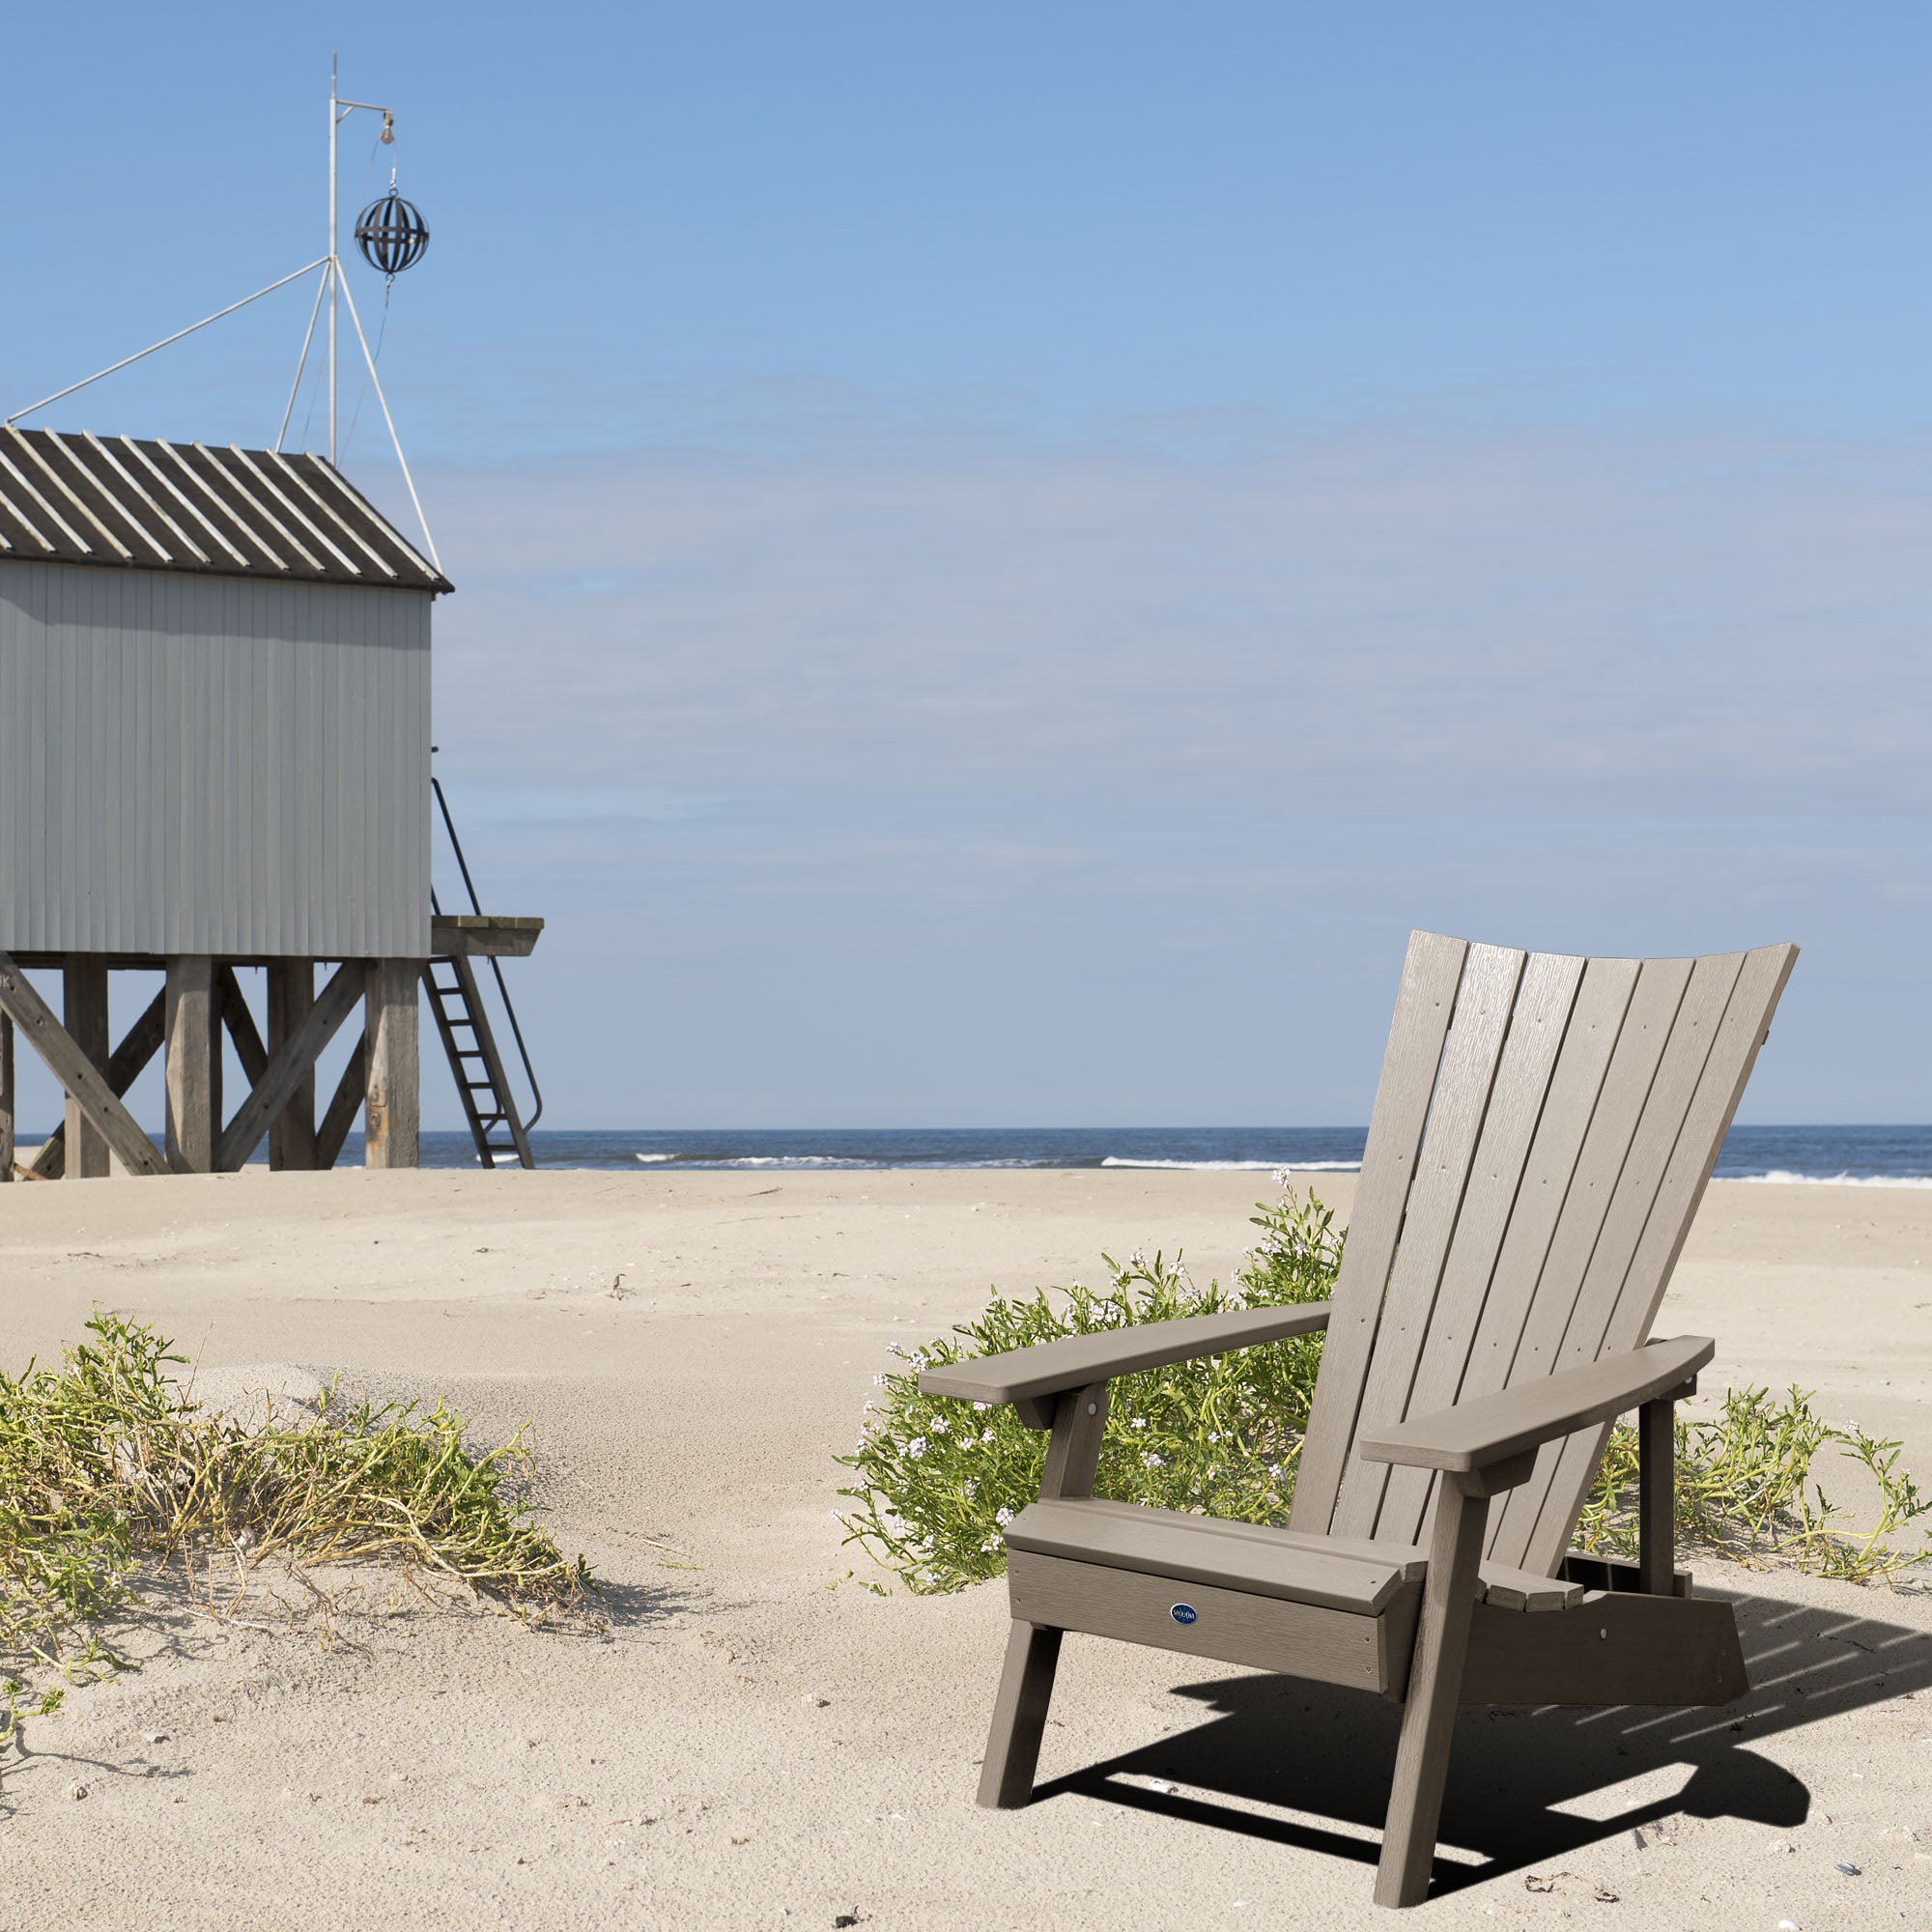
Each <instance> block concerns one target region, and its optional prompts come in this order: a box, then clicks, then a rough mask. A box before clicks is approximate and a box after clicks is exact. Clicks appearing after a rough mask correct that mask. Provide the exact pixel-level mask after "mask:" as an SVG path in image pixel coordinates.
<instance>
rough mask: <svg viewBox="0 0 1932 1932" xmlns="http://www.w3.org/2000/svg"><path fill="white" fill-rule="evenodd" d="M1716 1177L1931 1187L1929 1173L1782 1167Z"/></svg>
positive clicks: (1809, 1183)
mask: <svg viewBox="0 0 1932 1932" xmlns="http://www.w3.org/2000/svg"><path fill="white" fill-rule="evenodd" d="M1716 1179H1719V1180H1749V1181H1756V1182H1758V1183H1760V1184H1764V1185H1769V1186H1776V1187H1932V1174H1793V1173H1792V1172H1791V1171H1790V1169H1788V1168H1783V1167H1775V1168H1773V1169H1772V1170H1771V1171H1770V1173H1768V1174H1720V1175H1718V1176H1717V1177H1716Z"/></svg>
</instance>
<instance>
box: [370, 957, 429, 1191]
mask: <svg viewBox="0 0 1932 1932" xmlns="http://www.w3.org/2000/svg"><path fill="white" fill-rule="evenodd" d="M421 977H422V961H421V960H420V959H376V960H372V961H371V962H370V965H369V992H368V1014H369V1016H368V1031H367V1040H368V1065H367V1069H366V1070H367V1085H366V1087H365V1088H364V1090H363V1091H364V1112H363V1121H362V1131H363V1136H364V1142H363V1145H364V1153H363V1165H364V1166H365V1167H414V1166H416V1165H417V1164H418V1161H419V1156H420V1143H421V1127H422V1091H421V1077H420V1071H419V1066H418V1061H417V1000H418V991H417V989H418V986H419V984H420V981H421Z"/></svg>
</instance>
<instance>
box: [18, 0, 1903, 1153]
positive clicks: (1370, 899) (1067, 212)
mask: <svg viewBox="0 0 1932 1932" xmlns="http://www.w3.org/2000/svg"><path fill="white" fill-rule="evenodd" d="M1687 11H1688V10H1683V9H1666V8H1662V7H1630V8H1625V9H1621V10H1618V11H1617V13H1616V14H1615V15H1614V17H1610V16H1607V15H1599V16H1586V15H1585V14H1583V12H1582V11H1581V10H1561V11H1560V12H1559V11H1558V10H1549V9H1543V8H1529V7H1505V6H1488V7H1479V8H1470V9H1454V10H1452V9H1444V8H1440V7H1435V6H1421V5H1415V6H1381V7H1375V8H1355V9H1342V8H1333V7H1331V8H1315V7H1296V6H1283V5H1274V6H1254V7H1234V6H1213V5H1205V6H1204V5H1198V4H1197V5H1190V6H1188V7H1185V8H1182V7H1179V6H1168V7H1133V6H1119V5H1115V6H1108V7H1088V6H1072V5H1068V6H1060V7H1056V8H1053V9H1051V10H1041V9H1037V8H1026V9H1022V8H1013V7H1000V6H981V7H978V8H975V9H973V10H971V12H970V14H968V13H967V12H966V11H965V10H957V11H955V12H953V13H952V14H943V13H942V12H941V11H940V10H934V9H909V8H904V7H893V8H888V7H852V6H838V5H831V6H821V7H816V8H810V9H807V8H802V7H784V8H781V7H730V6H714V7H708V8H704V9H675V10H674V9H669V8H663V7H651V6H643V7H625V8H621V9H620V8H609V9H594V8H575V9H573V8H569V7H559V8H553V9H550V10H547V11H545V12H543V13H542V14H540V15H539V14H532V12H531V11H530V10H528V9H515V10H511V9H502V8H493V7H488V6H480V7H469V8H466V9H464V10H462V11H461V12H458V11H456V10H453V9H430V8H413V9H412V8H385V9H381V10H379V9H375V8H358V7H339V8H334V9H331V10H327V14H326V15H325V14H314V13H313V12H304V13H302V14H295V13H289V14H283V13H281V12H279V11H271V12H264V11H260V10H252V9H251V10H246V11H243V10H241V9H221V8H199V9H196V10H195V11H194V12H193V14H191V15H190V16H188V18H187V19H186V20H185V21H184V20H183V19H182V18H181V17H180V16H170V17H167V18H162V17H161V16H157V15H155V14H152V13H151V12H150V11H148V10H131V9H127V10H123V9H115V8H108V9H107V10H106V11H105V13H104V14H101V15H99V29H98V31H93V30H91V31H90V32H89V33H88V35H87V36H86V38H85V39H84V40H81V39H78V38H76V37H74V36H73V35H72V33H71V30H69V31H65V32H64V31H62V30H61V28H60V27H59V25H58V24H57V20H56V16H54V15H51V14H43V16H42V17H41V18H40V19H39V20H36V21H34V22H30V23H28V24H27V25H26V26H25V27H24V28H21V27H20V26H18V25H17V24H16V25H15V26H14V28H13V29H12V31H11V33H10V52H9V70H10V75H11V77H12V78H13V80H14V86H13V88H12V89H10V97H11V98H10V110H9V115H8V118H7V122H6V125H5V127H4V128H0V165H4V167H5V170H6V175H7V179H8V181H9V183H10V185H11V186H12V189H13V193H12V195H11V196H10V206H11V209H12V211H13V215H12V219H11V221H10V242H11V246H10V249H9V255H8V261H9V267H10V270H11V271H12V272H11V273H10V276H9V282H10V293H11V294H12V295H13V296H14V299H12V300H10V301H9V302H7V303H6V304H5V305H4V312H0V386H4V388H5V390H6V393H7V394H8V396H9V397H10V398H12V399H13V400H12V401H10V403H9V405H8V406H9V407H14V406H15V404H17V403H18V402H22V401H26V400H29V399H31V398H32V397H33V396H35V395H38V394H41V393H43V392H44V391H45V390H48V389H51V388H54V387H56V386H58V385H59V384H61V383H63V382H65V381H68V380H71V379H72V378H73V377H74V376H77V375H79V374H82V373H85V372H86V370H87V369H89V368H91V367H94V366H97V365H98V364H99V363H103V362H106V361H108V360H111V359H112V358H113V357H115V356H116V355H122V354H125V353H127V352H128V350H129V349H130V348H133V347H137V346H139V345H140V344H141V343H142V342H145V341H147V340H150V339H152V338H153V337H155V336H156V335H159V334H161V333H163V332H165V331H166V330H167V329H168V328H170V327H178V326H179V325H180V324H181V323H183V322H185V321H187V320H191V319H192V318H193V317H194V316H195V315H198V314H200V313H203V312H205V311H206V310H208V309H210V308H213V307H214V306H216V305H217V304H218V303H219V302H221V301H224V300H228V299H232V298H234V297H236V296H238V295H241V294H243V293H246V292H247V290H249V289H250V288H253V287H256V286H259V285H260V284H261V283H264V282H267V281H269V280H270V279H272V278H273V277H274V276H275V275H277V274H279V273H282V272H285V271H286V270H288V269H291V268H294V267H296V266H298V264H299V263H300V262H302V261H303V260H306V259H308V258H309V257H310V256H311V255H312V254H314V253H316V252H318V251H319V249H320V246H321V222H322V213H323V206H322V190H323V172H322V135H323V129H324V119H323V116H324V99H325V90H326V83H327V57H328V53H329V51H330V49H331V47H339V48H340V49H341V52H342V60H343V69H342V73H343V87H344V92H345V93H346V94H350V95H354V96H357V97H360V98H363V99H377V100H383V101H386V102H389V103H391V104H393V105H394V106H395V107H396V108H397V110H398V117H399V118H398V141H397V144H396V146H395V148H394V149H393V150H390V151H380V152H378V153H376V154H375V155H374V156H372V149H373V147H374V142H373V136H374V131H375V126H374V123H373V121H370V120H368V119H367V118H366V117H365V118H361V119H358V121H355V122H352V123H351V124H349V127H348V128H346V129H345V135H344V147H343V169H342V178H343V194H344V199H345V204H346V205H348V206H350V207H353V206H354V205H355V204H356V203H357V202H358V201H359V200H360V199H361V198H362V191H363V189H364V187H365V185H369V186H370V189H371V191H373V188H374V187H375V186H380V185H384V183H385V182H386V167H387V164H388V163H389V162H391V161H393V162H394V163H395V165H396V166H397V167H398V169H399V171H400V178H401V185H402V186H403V188H404V190H405V192H407V193H409V194H411V195H412V197H413V198H415V199H416V200H417V201H418V202H419V203H420V205H421V206H422V208H423V210H424V212H425V213H426V214H427V216H428V218H429V220H430V222H431V224H432V228H433V231H434V237H435V239H434V241H433V243H432V248H431V252H430V255H429V257H428V259H427V260H426V261H425V262H424V263H423V264H422V265H421V267H419V268H418V269H416V270H412V271H411V272H410V273H409V274H408V275H407V276H405V277H403V278H402V279H400V280H399V281H398V282H397V284H396V288H395V293H394V300H393V306H392V308H391V309H390V311H389V316H388V322H387V328H386V333H385V335H384V351H383V370H384V382H385V384H386V385H387V386H388V388H389V391H390V395H391V399H392V402H393V404H394V406H395V409H396V412H397V415H398V418H399V422H400V425H401V428H402V431H403V434H404V437H405V440H406V441H407V443H408V445H409V447H410V450H411V453H412V462H413V463H414V464H415V465H416V466H417V469H418V473H419V480H420V481H421V483H422V485H423V488H424V493H425V497H426V499H427V503H428V508H429V513H430V516H431V520H432V523H433V525H434V526H435V529H436V532H437V538H438V542H439V544H440V547H441V550H442V553H443V555H444V559H445V562H446V564H447V566H448V568H449V571H450V574H451V575H452V576H453V577H454V578H455V580H456V582H457V583H458V585H459V594H458V595H457V596H456V597H454V598H452V599H449V600H446V601H445V602H444V603H443V604H442V605H441V606H440V608H439V615H438V632H437V635H438V652H439V668H438V705H439V725H438V737H439V742H440V744H441V745H442V747H443V753H442V755H441V758H440V767H441V769H442V771H443V774H444V777H445V780H446V781H447V782H448V784H449V786H450V790H451V794H452V798H453V800H454V802H455V803H456V805H457V807H458V809H459V811H460V812H461V813H462V814H463V816H464V818H465V820H466V822H467V823H468V824H469V826H470V828H471V831H470V835H469V839H470V844H471V847H472V855H473V857H474V858H475V860H476V862H477V866H478V869H479V870H480V872H481V873H482V875H483V879H484V883H485V885H486V888H487V889H488V890H489V891H490V895H491V896H492V897H493V898H494V899H496V900H497V901H499V902H500V903H501V904H502V905H503V906H504V907H505V909H511V910H517V911H537V912H542V913H544V914H545V915H546V916H547V917H548V918H549V919H550V920H551V922H552V927H551V931H550V933H549V934H548V936H547V937H546V940H545V942H544V945H543V948H542V949H541V950H540V952H539V953H538V955H537V957H536V958H535V959H533V960H532V961H531V962H529V964H528V966H527V967H525V968H521V969H519V973H520V979H521V980H522V982H523V983H524V985H525V986H526V988H527V1001H526V1004H527V1006H528V1009H529V1010H530V1016H531V1025H530V1031H531V1033H532V1036H533V1043H534V1045H535V1046H536V1048H537V1050H538V1052H539V1053H540V1055H541V1057H542V1061H543V1065H544V1069H545V1072H546V1074H547V1076H548V1078H547V1086H548V1087H549V1088H550V1090H551V1093H552V1095H553V1099H552V1114H551V1118H553V1119H554V1120H555V1121H557V1122H563V1123H569V1124H576V1125H623V1124H635V1125H657V1126H677V1125H705V1124H748V1125H749V1124H775V1125H782V1124H851V1123H870V1124H892V1123H922V1124H924V1123H930V1124H954V1123H958V1124H969V1123H1020V1122H1028V1123H1054V1122H1060V1123H1104V1122H1123V1123H1124V1122H1141V1123H1158V1122H1202V1123H1214V1122H1230V1123H1232V1122H1345V1121H1359V1120H1362V1119H1364V1118H1365V1117H1366V1113H1367V1107H1368V1102H1369V1098H1370V1096H1371V1094H1372V1092H1373V1084H1374V1077H1375V1069H1376V1065H1377V1063H1378V1057H1379V1050H1380V1045H1381V1038H1382V1034H1383V1031H1384V1029H1385V1027H1386V1020H1387V1011H1388V1007H1389V1002H1390V997H1391V994H1392V990H1393V984H1394V979H1395V974H1396V970H1397V966H1398V963H1399V960H1400V954H1401V947H1402V940H1403V935H1404V933H1405V932H1406V929H1407V928H1408V927H1409V926H1410V925H1412V924H1429V925H1434V926H1436V927H1438V928H1441V929H1447V930H1451V931H1457V932H1464V933H1469V934H1471V935H1473V936H1477V937H1486V938H1494V939H1500V940H1507V941H1513V942H1517V943H1523V944H1528V945H1534V946H1543V947H1554V948H1562V949H1567V950H1578V951H1583V950H1590V951H1606V952H1691V951H1703V950H1715V949H1720V948H1728V947H1732V946H1739V945H1749V944H1756V943H1760V942H1763V941H1766V940H1772V939H1782V938H1793V939H1796V940H1798V941H1799V942H1800V944H1801V945H1802V946H1803V947H1804V959H1803V960H1802V961H1801V964H1800V967H1799V972H1798V976H1797V978H1796V979H1795V980H1794V982H1793V985H1792V988H1791V990H1790V992H1789V994H1788V995H1787V998H1786V1003H1785V1009H1784V1018H1783V1020H1782V1021H1781V1022H1780V1025H1779V1028H1778V1032H1777V1037H1776V1042H1775V1045H1774V1048H1773V1050H1772V1051H1771V1053H1769V1054H1768V1055H1767V1057H1766V1059H1765V1062H1764V1064H1763V1066H1762V1068H1761V1070H1760V1073H1759V1075H1758V1077H1757V1080H1756V1082H1755V1083H1754V1086H1753V1089H1752V1094H1751V1097H1750V1101H1749V1105H1748V1117H1750V1118H1755V1119H1758V1120H1924V1119H1926V1118H1928V1117H1932V1094H1928V1093H1927V1073H1926V1069H1927V1067H1928V1066H1932V1022H1928V1020H1927V1018H1926V1016H1925V1008H1926V1001H1925V997H1924V971H1923V964H1922V962H1923V960H1924V958H1925V956H1926V952H1927V944H1928V941H1932V861H1928V859H1927V856H1926V846H1927V841H1926V838H1925V824H1926V810H1927V807H1928V805H1932V798H1928V791H1932V783H1929V782H1928V779H1927V776H1926V759H1925V745H1926V740H1927V726H1928V724H1932V674H1928V670H1927V661H1926V651H1925V646H1924V639H1925V627H1926V619H1927V613H1928V610H1929V609H1932V605H1929V604H1928V597H1932V551H1928V543H1927V539H1928V536H1932V438H1928V428H1932V349H1928V344H1932V326H1928V325H1932V136H1928V132H1927V125H1926V123H1925V119H1924V115H1923V109H1922V101H1923V94H1924V82H1925V78H1926V75H1927V73H1928V72H1932V16H1927V15H1926V14H1924V13H1923V10H1920V9H1914V8H1907V7H1902V6H1900V7H1861V6H1844V7H1839V8H1834V9H1832V10H1829V11H1828V10H1823V9H1797V8H1780V7H1765V6H1751V7H1743V6H1737V7H1729V6H1707V7H1702V8H1699V9H1696V10H1694V12H1692V13H1690V14H1689V16H1688V17H1687ZM355 273H356V276H357V280H356V284H355V286H356V290H357V298H358V300H359V301H360V302H361V304H362V308H363V312H364V315H365V318H367V320H368V321H369V323H370V326H371V327H372V329H373V328H374V327H376V326H377V322H378V319H379V317H380V316H381V312H382V284H381V280H380V278H379V277H376V276H374V275H372V274H370V273H368V272H366V271H364V270H361V269H360V266H359V265H357V267H356V269H355ZM305 315H306V298H305V296H304V295H303V294H302V293H301V292H299V291H295V290H290V291H285V292H284V293H283V294H282V295H280V296H277V297H275V298H271V299H270V301H267V302H264V303H262V304H260V305H258V307H257V308H255V309H253V310H251V311H249V312H248V313H247V314H246V315H244V316H243V317H240V318H236V319H234V320H232V321H230V322H228V323H224V324H223V325H222V326H221V327H220V329H219V331H211V332H210V333H209V334H208V335H206V336H204V337H201V338H198V339H197V340H196V342H194V343H193V344H190V345H185V347H184V348H182V349H180V350H176V351H172V352H169V354H168V355H165V356H163V357H157V358H156V360H155V361H154V362H152V363H149V364H145V365H143V366H142V368H141V369H139V370H136V371H131V372H128V374H127V375H125V376H122V377H118V378H116V379H114V380H113V381H112V382H111V383H110V384H104V385H102V386H101V387H100V388H99V389H98V390H95V391H92V392H90V393H89V394H88V395H87V396H85V397H81V398H75V399H73V400H72V401H71V402H69V403H66V404H63V405H60V406H58V407H57V408H56V410H55V411H53V412H51V413H50V414H49V415H48V416H47V417H45V418H43V420H46V421H48V422H50V423H52V424H53V425H54V426H56V427H60V426H65V425H68V424H72V425H76V426H81V425H84V426H87V427H91V428H95V429H97V430H105V429H110V428H111V429H115V430H128V431H132V432H135V433H144V434H145V433H160V434H167V435H173V436H199V437H201V438H203V439H204V440H211V439H217V438H218V439H222V440H229V439H233V440H242V441H254V440H262V439H264V438H266V437H268V436H270V435H271V434H272V432H273V429H274V426H275V423H276V421H277V419H278V418H279V414H280V411H281V405H282V400H283V397H284V395H285V393H286V389H287V385H288V382H289V378H290V375H291V373H292V371H293V366H294V360H295V352H296V349H297V347H298V343H299V338H300V333H301V327H302V323H303V320H304V318H305ZM345 375H346V378H347V380H346V382H345V409H344V413H345V419H346V418H347V416H348V415H349V414H350V412H352V411H353V410H354V408H355V399H356V395H357V383H356V380H355V377H354V376H353V374H352V373H350V372H349V371H348V369H347V365H345ZM297 419H298V425H299V424H300V423H302V422H304V421H306V422H308V424H309V425H310V439H311V441H314V440H317V439H318V438H319V436H320V433H321V432H320V421H319V416H317V415H315V414H312V413H311V412H310V411H309V407H308V401H307V398H306V397H305V398H304V399H303V401H302V403H301V404H300V405H298V412H297ZM346 466H347V467H348V468H349V469H350V470H351V472H352V473H353V474H355V476H356V478H357V480H358V481H361V482H362V483H363V484H364V486H365V487H366V488H369V489H370V490H371V491H372V493H373V494H377V495H378V496H380V497H383V498H384V500H385V501H393V500H394V478H393V474H392V472H391V471H390V469H388V467H387V465H386V460H385V454H384V448H383V445H382V441H381V438H380V425H379V423H378V422H377V420H376V419H375V417H374V414H373V410H372V409H370V408H368V407H365V408H364V410H363V412H362V413H361V414H360V416H359V417H357V419H356V427H355V436H354V439H353V440H352V442H351V443H350V445H349V449H348V455H347V458H346ZM427 1101H428V1107H429V1113H430V1116H431V1118H432V1119H433V1120H441V1121H447V1120H448V1119H449V1118H450V1105H449V1102H448V1099H447V1096H446V1095H445V1094H444V1093H443V1091H442V1087H441V1084H440V1080H439V1079H438V1078H437V1077H436V1076H434V1075H433V1076H432V1078H431V1080H430V1082H429V1084H428V1092H427Z"/></svg>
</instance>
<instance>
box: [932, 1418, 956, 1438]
mask: <svg viewBox="0 0 1932 1932" xmlns="http://www.w3.org/2000/svg"><path fill="white" fill-rule="evenodd" d="M951 1428H952V1423H950V1422H948V1421H947V1419H946V1418H945V1416H943V1415H935V1416H934V1417H933V1418H932V1433H933V1434H934V1435H945V1434H946V1432H947V1431H948V1430H949V1429H951Z"/></svg>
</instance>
